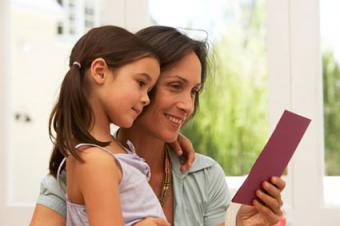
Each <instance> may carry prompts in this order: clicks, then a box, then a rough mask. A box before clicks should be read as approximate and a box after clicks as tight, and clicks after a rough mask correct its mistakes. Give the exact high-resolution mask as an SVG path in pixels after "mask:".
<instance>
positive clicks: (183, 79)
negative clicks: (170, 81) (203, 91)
mask: <svg viewBox="0 0 340 226" xmlns="http://www.w3.org/2000/svg"><path fill="white" fill-rule="evenodd" d="M174 77H175V78H178V79H180V80H182V81H183V82H184V83H189V81H188V80H187V79H186V78H184V77H183V76H180V75H172V76H171V77H170V78H174ZM201 85H202V84H201V83H200V82H199V83H197V84H195V85H194V86H195V87H198V88H201Z"/></svg>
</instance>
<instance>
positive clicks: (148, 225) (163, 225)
mask: <svg viewBox="0 0 340 226" xmlns="http://www.w3.org/2000/svg"><path fill="white" fill-rule="evenodd" d="M134 226H170V224H169V222H167V221H166V220H164V219H162V218H155V217H147V218H145V219H143V220H142V221H139V222H138V223H136V224H134Z"/></svg>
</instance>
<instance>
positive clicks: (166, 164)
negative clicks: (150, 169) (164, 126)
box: [159, 150, 171, 207]
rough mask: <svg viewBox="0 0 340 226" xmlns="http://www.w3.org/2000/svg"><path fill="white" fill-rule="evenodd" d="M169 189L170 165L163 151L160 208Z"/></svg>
mask: <svg viewBox="0 0 340 226" xmlns="http://www.w3.org/2000/svg"><path fill="white" fill-rule="evenodd" d="M170 187H171V163H170V160H169V154H168V151H167V150H165V156H164V172H163V180H162V191H161V195H160V197H159V202H160V203H161V206H162V207H163V206H164V203H165V200H166V198H167V196H168V194H169V190H170Z"/></svg>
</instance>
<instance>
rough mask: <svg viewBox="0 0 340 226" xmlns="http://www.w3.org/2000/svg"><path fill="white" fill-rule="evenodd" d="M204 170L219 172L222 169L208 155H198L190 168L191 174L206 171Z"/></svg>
mask: <svg viewBox="0 0 340 226" xmlns="http://www.w3.org/2000/svg"><path fill="white" fill-rule="evenodd" d="M204 169H210V170H216V169H217V170H218V169H222V167H221V166H220V164H219V163H218V162H217V161H216V160H215V159H213V158H211V157H209V156H207V155H203V154H199V153H196V156H195V161H194V162H193V164H192V166H191V167H190V169H189V173H193V172H196V171H200V170H204Z"/></svg>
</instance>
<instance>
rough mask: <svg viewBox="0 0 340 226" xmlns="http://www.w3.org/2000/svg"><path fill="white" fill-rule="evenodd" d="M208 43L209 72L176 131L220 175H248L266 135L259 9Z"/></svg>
mask: <svg viewBox="0 0 340 226" xmlns="http://www.w3.org/2000/svg"><path fill="white" fill-rule="evenodd" d="M259 2H260V1H257V3H256V1H254V4H252V5H250V7H249V8H248V9H245V12H248V13H246V14H245V17H244V18H243V20H242V24H241V25H242V26H243V28H244V29H243V30H242V31H240V30H239V27H235V28H234V29H233V28H229V31H228V32H226V33H225V34H224V35H222V36H221V38H220V39H218V40H216V41H215V42H214V43H213V51H212V53H211V59H212V65H211V66H212V70H211V71H210V73H209V76H208V78H207V84H206V86H205V88H204V91H203V93H202V94H201V96H200V107H199V111H198V112H197V115H196V116H195V118H194V119H193V120H192V121H190V122H189V123H188V124H187V125H186V126H185V127H184V128H183V130H182V132H183V133H184V134H186V135H187V136H188V137H189V138H190V139H191V141H192V142H193V144H194V147H195V148H196V150H197V151H198V152H200V153H203V154H206V155H209V156H211V157H212V158H214V159H216V160H217V161H218V162H219V163H220V164H221V165H222V167H223V168H224V171H225V174H226V175H233V176H236V175H245V174H248V172H249V170H250V167H251V166H252V164H253V163H254V161H255V159H256V158H257V155H258V153H259V151H261V150H262V148H263V145H264V143H265V140H266V139H267V135H268V132H267V130H268V122H267V112H268V104H267V83H266V82H267V70H266V68H267V64H266V49H265V37H264V36H265V34H264V28H263V26H264V13H263V11H264V10H263V4H259Z"/></svg>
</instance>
